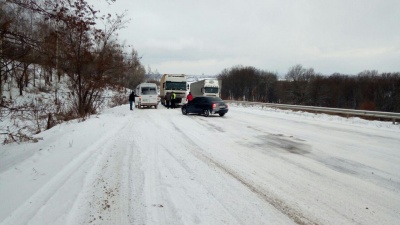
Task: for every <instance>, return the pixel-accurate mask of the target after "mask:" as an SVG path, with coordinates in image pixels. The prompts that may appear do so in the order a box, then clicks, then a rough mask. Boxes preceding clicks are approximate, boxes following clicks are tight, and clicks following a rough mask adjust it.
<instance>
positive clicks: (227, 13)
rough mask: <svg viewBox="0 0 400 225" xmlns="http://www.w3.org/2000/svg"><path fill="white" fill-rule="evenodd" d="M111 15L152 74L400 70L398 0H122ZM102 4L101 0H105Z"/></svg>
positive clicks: (103, 8)
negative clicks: (120, 17)
mask: <svg viewBox="0 0 400 225" xmlns="http://www.w3.org/2000/svg"><path fill="white" fill-rule="evenodd" d="M89 2H95V4H94V6H95V8H97V9H100V10H101V13H102V14H105V13H109V12H110V13H115V12H117V13H122V12H124V10H127V15H126V18H127V19H130V20H131V21H130V22H129V23H128V24H127V27H126V28H125V29H123V30H120V31H119V39H120V41H126V44H131V45H133V47H134V48H135V49H136V50H137V51H138V53H139V55H140V56H143V58H142V60H141V62H142V64H143V65H145V66H146V69H147V67H148V66H150V67H151V69H152V70H153V72H154V71H155V70H157V71H158V72H159V73H161V74H164V73H184V74H188V75H201V74H205V75H215V74H219V73H220V72H221V71H222V70H223V69H227V68H228V69H229V68H231V67H233V66H236V65H243V66H254V67H256V68H257V69H262V70H267V71H271V72H277V73H279V74H285V73H286V72H287V71H288V69H289V68H290V67H292V66H294V65H296V64H301V65H302V66H303V67H304V68H314V70H315V72H318V73H322V74H326V75H330V74H332V73H335V72H339V73H344V74H357V73H359V72H361V71H364V70H378V71H379V72H400V1H399V0H201V1H194V0H117V1H116V3H113V4H111V5H110V6H107V5H106V4H102V3H98V2H100V1H98V0H91V1H89ZM101 2H103V1H101Z"/></svg>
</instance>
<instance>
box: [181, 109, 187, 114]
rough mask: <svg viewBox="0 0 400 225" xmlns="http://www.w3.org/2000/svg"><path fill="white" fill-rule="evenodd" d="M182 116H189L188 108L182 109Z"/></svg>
mask: <svg viewBox="0 0 400 225" xmlns="http://www.w3.org/2000/svg"><path fill="white" fill-rule="evenodd" d="M182 114H183V115H187V110H186V107H182Z"/></svg>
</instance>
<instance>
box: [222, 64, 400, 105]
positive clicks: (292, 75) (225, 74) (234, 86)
mask: <svg viewBox="0 0 400 225" xmlns="http://www.w3.org/2000/svg"><path fill="white" fill-rule="evenodd" d="M218 78H219V79H221V80H222V85H223V86H222V89H221V97H222V98H224V99H230V100H244V101H256V102H269V103H281V104H294V105H308V106H319V107H332V108H346V109H359V110H376V111H386V112H400V73H399V72H394V73H378V71H375V70H372V71H370V70H367V71H363V72H360V73H359V74H357V75H346V74H340V73H334V74H332V75H322V74H319V73H316V72H315V71H314V69H313V68H303V66H302V65H295V66H293V67H291V68H290V69H289V70H288V72H287V73H286V74H285V76H284V79H279V76H278V75H277V74H276V73H273V72H268V71H263V70H259V69H256V68H254V67H245V66H235V67H232V68H230V69H224V70H223V71H222V72H221V73H220V74H219V75H218Z"/></svg>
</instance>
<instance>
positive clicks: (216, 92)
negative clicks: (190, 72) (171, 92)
mask: <svg viewBox="0 0 400 225" xmlns="http://www.w3.org/2000/svg"><path fill="white" fill-rule="evenodd" d="M221 85H222V82H221V80H217V79H204V80H199V81H196V82H193V83H191V84H190V88H189V91H190V92H191V93H192V95H193V97H198V96H214V97H220V94H221Z"/></svg>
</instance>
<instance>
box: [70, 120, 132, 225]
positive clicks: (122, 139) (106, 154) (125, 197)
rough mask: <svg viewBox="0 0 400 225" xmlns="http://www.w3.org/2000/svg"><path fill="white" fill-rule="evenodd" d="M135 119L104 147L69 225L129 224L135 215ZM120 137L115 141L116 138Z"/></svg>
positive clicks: (91, 171) (86, 182)
mask: <svg viewBox="0 0 400 225" xmlns="http://www.w3.org/2000/svg"><path fill="white" fill-rule="evenodd" d="M132 121H133V120H132V119H131V120H130V121H129V123H127V124H125V125H124V126H123V127H121V128H120V129H119V130H118V132H115V135H114V136H113V137H112V138H110V139H112V141H110V140H108V142H107V143H106V144H105V145H103V146H102V147H101V153H100V154H99V155H98V156H97V159H96V162H95V163H94V166H93V167H92V169H91V170H90V171H89V173H88V175H87V177H86V179H85V180H86V181H85V185H84V189H83V190H82V192H81V194H80V196H79V199H78V201H77V202H76V204H75V206H74V209H73V212H72V213H71V215H78V216H77V218H70V220H69V221H68V223H69V224H130V223H133V221H134V215H133V214H134V213H133V211H132V208H131V207H130V204H131V201H132V176H131V175H130V174H131V171H132V169H134V168H135V167H134V166H133V165H131V164H130V163H131V162H132V158H133V154H134V153H133V149H132V146H134V144H133V143H132V141H133V139H132V138H131V137H130V129H131V128H132ZM115 137H117V138H116V139H114V138H115Z"/></svg>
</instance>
